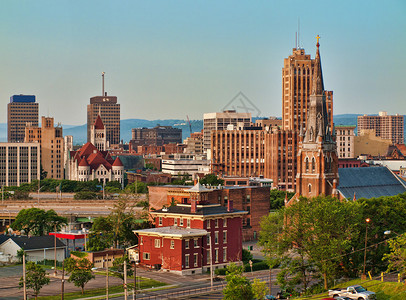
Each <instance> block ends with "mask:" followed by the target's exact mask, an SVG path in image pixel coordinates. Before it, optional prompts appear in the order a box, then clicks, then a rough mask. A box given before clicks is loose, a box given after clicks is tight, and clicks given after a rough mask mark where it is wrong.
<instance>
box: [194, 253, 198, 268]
mask: <svg viewBox="0 0 406 300" xmlns="http://www.w3.org/2000/svg"><path fill="white" fill-rule="evenodd" d="M198 259H199V256H198V254H197V253H195V254H194V258H193V262H194V266H195V267H197V266H198Z"/></svg>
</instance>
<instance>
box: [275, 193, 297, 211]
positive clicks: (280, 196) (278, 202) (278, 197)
mask: <svg viewBox="0 0 406 300" xmlns="http://www.w3.org/2000/svg"><path fill="white" fill-rule="evenodd" d="M286 194H287V196H288V199H290V198H292V197H293V195H294V194H295V193H292V192H286V191H280V190H276V189H274V190H271V193H270V204H271V207H270V208H271V209H279V208H281V207H284V206H285V197H286Z"/></svg>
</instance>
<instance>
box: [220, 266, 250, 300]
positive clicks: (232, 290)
mask: <svg viewBox="0 0 406 300" xmlns="http://www.w3.org/2000/svg"><path fill="white" fill-rule="evenodd" d="M242 273H243V266H237V265H236V264H234V263H231V264H229V265H228V266H227V271H226V281H227V285H226V287H225V288H224V289H223V294H224V299H226V300H240V299H244V300H250V299H253V298H254V294H253V291H252V286H251V283H250V281H249V280H248V279H247V278H246V277H245V276H243V275H242Z"/></svg>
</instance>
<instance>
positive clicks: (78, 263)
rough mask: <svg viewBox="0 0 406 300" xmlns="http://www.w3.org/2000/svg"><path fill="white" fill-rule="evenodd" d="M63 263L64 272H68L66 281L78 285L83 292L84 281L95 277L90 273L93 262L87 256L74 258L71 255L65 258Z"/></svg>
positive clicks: (86, 281)
mask: <svg viewBox="0 0 406 300" xmlns="http://www.w3.org/2000/svg"><path fill="white" fill-rule="evenodd" d="M64 264H65V269H66V272H67V273H68V274H70V276H69V279H68V281H69V282H73V284H74V285H75V286H77V287H80V288H81V291H82V294H83V293H84V291H85V285H86V283H88V282H89V281H90V280H92V279H94V278H95V276H94V275H93V273H92V268H93V264H92V263H91V262H90V261H89V260H88V259H87V258H81V259H74V258H72V257H68V258H67V259H65V261H64Z"/></svg>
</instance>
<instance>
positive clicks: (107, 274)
mask: <svg viewBox="0 0 406 300" xmlns="http://www.w3.org/2000/svg"><path fill="white" fill-rule="evenodd" d="M106 300H109V255H108V254H106Z"/></svg>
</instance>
